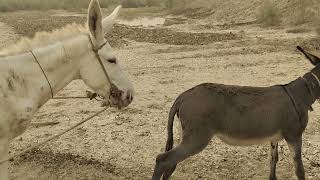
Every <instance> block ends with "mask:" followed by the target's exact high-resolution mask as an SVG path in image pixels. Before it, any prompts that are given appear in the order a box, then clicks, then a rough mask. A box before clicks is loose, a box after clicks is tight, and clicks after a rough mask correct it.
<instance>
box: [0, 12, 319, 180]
mask: <svg viewBox="0 0 320 180" xmlns="http://www.w3.org/2000/svg"><path fill="white" fill-rule="evenodd" d="M61 14H62V15H63V16H61ZM58 15H59V16H58ZM153 16H155V15H151V17H150V18H151V20H152V18H154V17H153ZM156 16H157V17H158V16H159V17H161V18H166V22H165V23H164V24H163V25H156V26H149V27H142V26H134V27H132V26H130V24H126V23H122V24H119V25H116V27H115V28H114V29H113V32H112V33H110V34H108V35H107V38H108V39H109V40H110V41H111V44H112V45H113V46H114V47H115V52H116V54H117V57H118V59H120V60H121V63H122V64H123V66H124V69H125V70H126V71H128V73H129V75H130V78H131V80H132V81H133V83H134V85H135V89H136V97H135V100H134V103H133V104H132V105H130V107H128V108H126V109H124V110H121V111H118V110H116V109H109V110H108V111H107V112H106V113H104V114H103V115H100V116H99V117H96V118H95V119H94V120H92V121H90V122H88V123H86V124H84V125H83V126H82V127H80V128H78V129H77V130H74V131H72V132H70V133H68V134H67V135H65V136H63V137H61V138H60V139H58V140H56V141H54V142H51V143H49V144H47V145H44V146H42V147H40V148H38V149H36V150H34V151H32V152H30V153H27V154H26V155H24V156H22V157H20V158H18V159H16V160H14V161H13V162H11V166H10V171H11V175H12V178H13V179H19V180H20V179H23V180H24V179H37V180H38V179H43V180H45V179H65V180H69V179H115V180H118V179H137V180H142V179H150V177H151V174H152V170H153V166H154V161H155V157H156V155H157V154H158V153H159V152H161V151H163V148H164V145H165V141H166V125H167V113H168V110H169V108H170V107H171V105H172V103H173V101H174V99H175V97H176V96H177V95H179V94H180V93H181V92H183V91H185V90H187V89H189V88H191V87H192V86H194V85H197V84H200V83H203V82H216V83H225V84H237V85H249V86H269V85H274V84H282V83H288V82H290V81H291V80H294V79H295V78H297V77H299V76H301V75H303V74H304V73H306V72H307V71H308V70H310V69H311V68H312V66H311V65H310V64H309V62H308V61H307V60H306V59H305V58H304V57H303V56H302V55H301V54H299V53H298V51H296V49H295V46H296V45H303V46H304V47H307V48H308V49H309V50H312V51H314V52H315V53H316V54H317V51H315V50H319V45H318V44H319V43H317V42H318V39H317V38H318V37H317V35H316V33H315V32H314V31H313V29H312V28H311V27H309V26H308V25H304V26H300V27H289V26H281V27H277V28H261V27H260V26H259V25H257V24H255V23H243V22H240V21H239V22H234V23H233V24H230V23H226V24H221V23H220V24H214V23H211V22H208V21H207V20H206V19H203V20H201V19H197V20H195V19H194V17H193V18H191V17H189V16H187V17H185V16H181V15H176V16H172V15H170V16H168V15H165V14H157V15H156ZM124 17H126V16H124ZM130 19H131V21H137V20H139V18H138V17H136V18H132V17H131V16H130ZM85 21H86V19H85V16H83V15H82V14H80V15H79V14H77V15H75V14H74V13H67V12H63V11H52V12H51V11H50V12H49V13H45V12H37V11H20V12H13V13H1V14H0V22H1V24H0V30H1V31H0V32H1V37H2V38H1V40H0V46H1V47H4V46H6V45H7V44H9V43H12V42H13V41H15V40H16V39H18V37H20V36H30V37H32V35H33V34H34V33H35V32H36V31H41V30H52V29H54V28H58V27H62V26H64V25H65V24H68V23H72V22H75V23H84V22H85ZM299 29H302V30H299ZM318 53H319V52H318ZM86 89H87V88H86V87H85V85H84V84H83V83H82V82H80V81H75V82H73V83H71V84H70V85H69V86H68V87H66V88H65V89H64V90H63V91H61V92H60V93H59V96H74V95H83V94H84V91H85V90H86ZM319 108H320V106H319V105H318V104H317V103H315V105H314V109H315V111H314V112H311V113H310V120H309V125H308V128H307V130H306V132H305V134H304V143H303V146H304V147H303V160H304V164H305V170H306V173H307V177H308V179H309V180H318V179H320V161H319V160H320V159H319V155H320V128H319V127H320V121H319V118H318V117H319V115H320V112H319V111H318V109H319ZM98 110H100V107H99V103H97V102H90V101H88V100H51V101H49V102H48V103H47V104H46V105H45V106H44V107H43V108H42V109H40V111H39V112H38V113H37V114H36V116H35V118H34V119H33V123H41V122H52V121H58V122H59V124H57V125H54V126H49V127H48V126H44V127H37V126H31V127H30V128H29V129H28V130H27V132H26V133H24V134H23V135H21V136H20V137H18V138H16V139H15V140H14V141H13V142H12V144H11V154H14V153H17V152H19V151H21V150H23V149H25V148H27V147H29V146H31V145H34V144H35V143H37V142H41V141H43V140H45V139H47V138H49V137H51V136H52V135H55V134H57V133H59V132H61V131H63V130H64V129H66V128H68V127H70V126H72V125H73V124H76V123H77V122H79V121H81V120H82V119H83V118H85V117H87V116H89V115H91V114H93V113H94V112H96V111H98ZM176 134H177V133H176ZM280 146H281V148H280V150H279V155H280V161H279V163H278V171H277V174H278V179H295V176H294V170H293V167H294V166H293V164H292V161H291V158H290V154H289V151H288V148H287V146H286V144H285V143H284V142H281V143H280ZM268 154H269V145H268V144H264V145H260V146H252V147H233V146H229V145H226V144H224V143H223V142H221V141H220V140H218V139H213V140H212V142H211V144H210V145H209V146H208V147H207V148H206V149H205V150H204V151H202V152H201V153H200V154H198V155H196V156H194V157H192V158H189V159H187V160H186V161H184V162H182V163H181V164H179V166H178V168H177V171H176V173H175V174H174V176H173V178H172V179H174V180H175V179H176V180H186V179H210V180H211V179H212V180H230V179H235V180H239V179H244V180H246V179H254V180H257V179H259V180H260V179H268V174H269V161H268Z"/></svg>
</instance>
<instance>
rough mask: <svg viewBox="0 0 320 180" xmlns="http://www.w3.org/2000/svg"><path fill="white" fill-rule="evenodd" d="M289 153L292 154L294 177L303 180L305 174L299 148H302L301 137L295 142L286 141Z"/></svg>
mask: <svg viewBox="0 0 320 180" xmlns="http://www.w3.org/2000/svg"><path fill="white" fill-rule="evenodd" d="M286 141H287V143H288V146H289V149H290V153H291V154H292V157H293V160H294V164H295V168H296V175H297V177H298V180H305V173H304V167H303V162H302V157H301V148H302V136H300V137H298V138H297V139H295V140H293V141H292V140H287V139H286Z"/></svg>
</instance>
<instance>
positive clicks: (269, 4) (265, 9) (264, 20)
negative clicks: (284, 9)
mask: <svg viewBox="0 0 320 180" xmlns="http://www.w3.org/2000/svg"><path fill="white" fill-rule="evenodd" d="M257 20H258V22H259V23H261V24H263V25H264V26H275V25H279V24H280V23H281V18H280V10H279V9H278V7H277V6H276V4H275V3H274V2H273V1H272V0H268V1H266V2H265V3H264V4H263V5H262V6H261V8H260V9H259V12H258V14H257Z"/></svg>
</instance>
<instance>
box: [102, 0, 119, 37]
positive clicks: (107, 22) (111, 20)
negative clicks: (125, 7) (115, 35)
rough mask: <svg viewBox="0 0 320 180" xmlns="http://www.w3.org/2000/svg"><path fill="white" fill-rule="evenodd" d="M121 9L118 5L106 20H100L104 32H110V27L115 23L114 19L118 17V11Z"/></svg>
mask: <svg viewBox="0 0 320 180" xmlns="http://www.w3.org/2000/svg"><path fill="white" fill-rule="evenodd" d="M121 8H122V6H121V5H119V6H118V7H117V8H116V9H115V10H113V12H112V13H111V14H110V15H109V16H108V17H106V18H104V19H103V20H102V27H103V30H104V32H110V31H111V29H112V26H113V25H114V23H115V22H116V18H117V17H118V15H119V12H120V9H121Z"/></svg>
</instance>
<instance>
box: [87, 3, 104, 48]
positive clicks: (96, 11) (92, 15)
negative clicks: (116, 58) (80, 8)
mask: <svg viewBox="0 0 320 180" xmlns="http://www.w3.org/2000/svg"><path fill="white" fill-rule="evenodd" d="M88 28H89V31H90V35H91V38H92V40H95V41H96V42H95V43H98V41H101V40H103V34H104V33H103V29H102V14H101V8H100V4H99V1H98V0H91V2H90V5H89V10H88Z"/></svg>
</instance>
